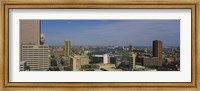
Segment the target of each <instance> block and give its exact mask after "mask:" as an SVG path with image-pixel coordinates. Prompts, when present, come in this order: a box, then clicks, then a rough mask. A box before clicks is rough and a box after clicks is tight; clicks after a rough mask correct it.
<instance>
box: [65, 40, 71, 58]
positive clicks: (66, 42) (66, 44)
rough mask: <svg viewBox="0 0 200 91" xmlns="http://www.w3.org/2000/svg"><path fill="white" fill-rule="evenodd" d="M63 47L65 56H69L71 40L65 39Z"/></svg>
mask: <svg viewBox="0 0 200 91" xmlns="http://www.w3.org/2000/svg"><path fill="white" fill-rule="evenodd" d="M64 49H65V52H64V54H65V56H68V57H69V56H70V51H71V41H70V40H65V41H64Z"/></svg>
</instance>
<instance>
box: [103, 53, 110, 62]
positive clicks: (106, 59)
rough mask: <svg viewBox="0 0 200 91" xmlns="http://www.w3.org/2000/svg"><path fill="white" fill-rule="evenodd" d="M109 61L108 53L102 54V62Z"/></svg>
mask: <svg viewBox="0 0 200 91" xmlns="http://www.w3.org/2000/svg"><path fill="white" fill-rule="evenodd" d="M108 63H110V57H109V55H108V54H104V55H103V64H108Z"/></svg>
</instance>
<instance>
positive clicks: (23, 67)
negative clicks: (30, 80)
mask: <svg viewBox="0 0 200 91" xmlns="http://www.w3.org/2000/svg"><path fill="white" fill-rule="evenodd" d="M26 70H27V62H26V61H21V62H20V71H26Z"/></svg>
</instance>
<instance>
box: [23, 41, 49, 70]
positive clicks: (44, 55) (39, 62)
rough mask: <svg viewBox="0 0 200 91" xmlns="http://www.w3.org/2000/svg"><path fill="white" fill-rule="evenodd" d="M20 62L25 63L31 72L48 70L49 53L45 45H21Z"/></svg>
mask: <svg viewBox="0 0 200 91" xmlns="http://www.w3.org/2000/svg"><path fill="white" fill-rule="evenodd" d="M22 61H26V62H27V65H28V66H29V69H30V70H31V71H43V70H48V69H49V65H50V51H49V46H47V45H22Z"/></svg>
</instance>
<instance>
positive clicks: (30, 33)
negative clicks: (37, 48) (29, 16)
mask: <svg viewBox="0 0 200 91" xmlns="http://www.w3.org/2000/svg"><path fill="white" fill-rule="evenodd" d="M22 45H40V20H20V54H21V56H20V61H22V52H21V51H22Z"/></svg>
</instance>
